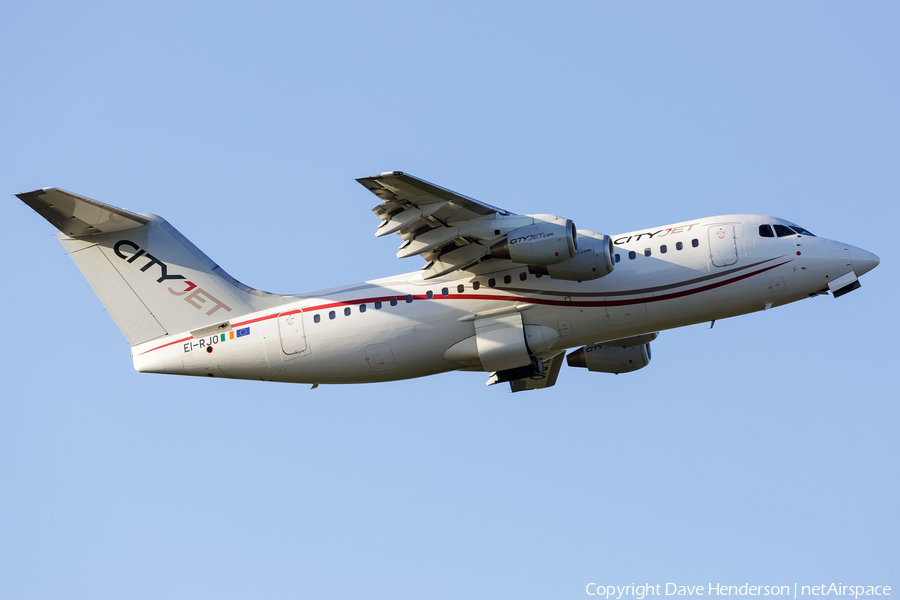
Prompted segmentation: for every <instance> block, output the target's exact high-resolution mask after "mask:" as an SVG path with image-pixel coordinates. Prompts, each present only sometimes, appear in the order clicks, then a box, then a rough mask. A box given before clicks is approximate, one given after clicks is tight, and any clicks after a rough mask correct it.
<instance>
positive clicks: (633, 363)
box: [566, 343, 650, 375]
mask: <svg viewBox="0 0 900 600" xmlns="http://www.w3.org/2000/svg"><path fill="white" fill-rule="evenodd" d="M566 362H567V363H568V365H569V366H570V367H582V368H585V369H587V370H588V371H594V372H597V373H615V374H616V375H618V374H619V373H631V372H632V371H637V370H638V369H643V368H644V367H646V366H647V365H649V364H650V344H649V343H647V344H641V345H640V346H628V347H627V348H622V347H619V346H603V345H602V344H592V345H590V346H583V347H581V348H579V349H578V350H576V351H575V352H573V353H572V354H570V355H568V356H567V357H566Z"/></svg>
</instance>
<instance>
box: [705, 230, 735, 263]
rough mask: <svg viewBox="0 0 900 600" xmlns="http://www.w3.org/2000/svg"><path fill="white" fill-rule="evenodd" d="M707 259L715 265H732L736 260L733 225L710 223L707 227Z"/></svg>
mask: <svg viewBox="0 0 900 600" xmlns="http://www.w3.org/2000/svg"><path fill="white" fill-rule="evenodd" d="M708 231H709V259H710V260H711V261H712V264H713V265H715V266H717V267H727V266H728V265H733V264H734V263H736V262H737V260H738V254H737V242H736V240H735V237H734V225H712V226H711V227H710V228H709V230H708Z"/></svg>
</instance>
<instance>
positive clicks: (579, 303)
mask: <svg viewBox="0 0 900 600" xmlns="http://www.w3.org/2000/svg"><path fill="white" fill-rule="evenodd" d="M789 262H791V261H790V260H786V261H784V262H781V263H778V264H777V265H772V266H770V267H765V268H763V269H759V270H758V271H753V272H751V273H744V274H743V275H739V276H737V277H732V278H731V279H726V280H724V281H719V282H717V283H710V284H709V285H704V286H701V287H698V288H691V289H689V290H682V291H680V292H672V293H670V294H661V295H659V296H651V297H649V298H644V297H641V298H629V299H626V300H608V301H603V300H596V301H594V300H589V301H585V300H576V301H571V302H567V301H566V300H550V299H549V298H529V297H527V296H506V295H503V296H501V295H496V294H494V295H487V294H455V295H454V294H450V295H449V296H433V297H432V298H428V297H427V296H425V295H424V294H418V295H417V294H412V298H413V300H459V299H461V298H462V299H466V300H492V301H498V302H501V301H502V302H514V301H519V302H526V303H528V304H541V305H544V306H571V307H582V308H599V307H602V306H627V305H630V304H645V303H648V302H661V301H663V300H674V299H675V298H683V297H685V296H691V295H693V294H700V293H702V292H708V291H710V290H714V289H716V288H720V287H723V286H726V285H730V284H732V283H737V282H738V281H742V280H744V279H747V278H749V277H753V276H754V275H759V274H760V273H765V272H766V271H770V270H772V269H775V268H778V267H780V266H782V265H786V264H787V263H789ZM407 295H409V294H403V295H393V296H378V297H372V298H358V299H356V300H353V301H341V302H331V303H329V304H320V305H318V306H307V307H305V308H302V309H300V308H296V309H294V310H288V311H284V312H277V313H273V314H270V315H266V316H263V317H257V318H255V319H248V320H247V321H241V322H240V323H232V325H231V328H232V329H235V328H238V327H245V326H247V325H251V324H253V323H259V322H261V321H268V320H269V319H274V318H276V317H278V316H281V315H296V314H300V313H303V312H311V311H316V310H327V309H329V308H339V307H344V306H355V305H357V304H370V303H372V302H378V301H381V302H390V301H391V299H392V298H396V299H397V301H398V303H399V302H400V301H401V300H403V301H404V302H406V296H407ZM597 295H598V296H603V294H602V293H600V294H597ZM192 339H194V338H193V337H186V338H182V339H180V340H175V341H174V342H169V343H167V344H163V345H161V346H157V347H155V348H151V349H150V350H145V351H144V352H141V354H140V355H139V356H143V355H144V354H147V353H149V352H153V351H154V350H159V349H161V348H166V347H168V346H172V345H173V344H178V343H181V342H186V341H188V340H192Z"/></svg>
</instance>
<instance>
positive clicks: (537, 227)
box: [491, 218, 578, 266]
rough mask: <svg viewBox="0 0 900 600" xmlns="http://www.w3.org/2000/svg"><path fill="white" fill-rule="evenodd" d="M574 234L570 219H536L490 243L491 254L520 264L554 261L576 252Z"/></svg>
mask: <svg viewBox="0 0 900 600" xmlns="http://www.w3.org/2000/svg"><path fill="white" fill-rule="evenodd" d="M577 235H578V232H577V231H576V230H575V223H573V222H572V220H571V219H560V218H557V219H556V220H554V221H544V222H542V223H535V224H534V225H528V226H526V227H520V228H519V229H514V230H513V231H510V232H509V233H508V234H506V237H505V238H503V239H502V240H500V241H499V242H497V243H496V244H494V245H493V246H491V256H493V257H494V258H505V259H508V260H511V261H513V262H514V263H518V264H520V265H542V266H546V265H556V264H559V263H562V262H566V261H567V260H569V259H571V258H573V257H574V256H575V253H576V251H577V248H578V246H577V245H576V243H575V239H576V237H577Z"/></svg>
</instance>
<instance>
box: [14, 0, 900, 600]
mask: <svg viewBox="0 0 900 600" xmlns="http://www.w3.org/2000/svg"><path fill="white" fill-rule="evenodd" d="M898 17H900V9H898V8H897V6H896V5H895V4H892V3H888V2H867V3H853V4H851V3H838V2H821V3H815V4H813V3H799V2H795V3H769V2H757V3H752V4H751V3H743V4H738V3H715V2H681V3H666V4H663V3H657V4H636V3H627V4H626V3H612V2H583V3H571V2H561V3H554V4H538V3H531V4H528V3H487V4H484V3H472V2H458V3H454V4H453V5H449V4H448V5H446V6H444V7H439V6H436V5H430V4H427V3H390V2H389V3H379V4H365V3H354V2H347V3H334V4H331V5H328V6H323V5H321V4H299V3H298V4H291V3H258V4H254V5H251V4H241V3H209V4H204V3H187V4H185V3H174V2H157V3H153V4H152V5H151V4H146V5H141V6H132V5H127V4H116V3H100V2H82V3H74V4H73V3H58V2H31V3H6V4H5V5H3V7H2V8H0V29H2V35H0V40H2V42H0V44H2V58H0V74H2V82H3V89H4V93H3V94H2V97H0V109H2V112H0V114H2V115H3V119H0V183H2V189H3V190H5V194H6V196H7V201H6V202H3V203H0V210H2V214H3V219H4V222H6V223H7V224H8V225H9V227H8V228H7V232H6V235H4V236H2V242H0V244H2V245H0V252H2V253H3V256H4V257H5V260H4V261H3V265H4V266H3V271H2V272H3V275H4V279H5V281H6V291H7V293H6V294H5V298H4V299H3V300H0V303H2V308H3V313H4V314H5V315H6V318H7V323H6V325H5V331H4V333H5V335H4V339H5V342H4V344H3V350H2V352H3V361H2V364H3V367H2V368H3V379H4V384H5V385H4V393H3V395H2V401H0V482H2V488H0V515H2V518H0V596H2V597H3V598H63V597H64V598H91V599H98V598H122V597H129V598H159V597H168V598H246V597H264V598H307V597H309V598H349V597H367V598H422V597H429V598H463V597H466V598H576V597H585V591H584V588H585V585H586V584H587V583H589V582H601V583H604V584H607V585H628V584H631V583H643V582H647V583H654V584H655V583H660V584H664V583H666V582H676V583H679V584H684V585H707V584H709V583H715V582H719V583H725V584H735V585H740V584H743V583H745V582H750V583H758V584H770V585H774V584H777V585H784V584H788V585H792V584H793V583H795V582H796V583H799V584H801V585H803V584H808V585H816V584H819V583H830V582H843V583H844V584H850V583H853V584H862V585H893V586H895V589H897V586H900V580H898V577H897V575H898V571H897V565H898V564H900V553H898V548H897V539H898V534H900V521H898V516H897V510H896V507H897V497H898V490H900V485H898V484H900V481H898V472H900V471H898V468H897V461H898V456H900V445H898V444H900V442H898V436H897V427H898V417H900V411H898V408H897V394H896V391H892V390H895V389H896V383H895V382H896V376H895V371H894V369H896V365H895V364H894V363H895V360H894V354H895V340H896V338H897V333H898V331H897V330H898V327H897V324H896V318H895V316H894V315H895V311H896V293H897V291H898V290H897V285H896V283H893V284H892V283H891V282H892V281H894V282H896V281H897V271H896V263H897V260H896V258H897V252H896V249H895V244H894V235H893V233H892V231H893V229H894V228H895V223H896V222H897V216H898V208H897V199H898V193H897V192H898V165H900V148H898V140H900V117H898V115H900V111H898V110H897V107H898V106H900V85H898V67H897V56H900V42H898V36H897V33H896V32H897V28H898ZM394 169H397V170H404V171H407V172H409V173H412V174H414V175H417V176H419V177H422V178H425V179H427V180H429V181H433V182H435V183H438V184H440V185H443V186H445V187H448V188H450V189H453V190H456V191H459V192H461V193H464V194H467V195H469V196H472V197H475V198H478V199H480V200H483V201H485V202H488V203H491V204H494V205H497V206H502V207H505V208H508V209H510V210H513V211H515V212H519V213H539V212H552V213H555V214H560V215H564V216H566V217H568V218H572V219H573V220H574V221H575V222H576V223H577V225H578V226H579V227H581V228H586V229H593V230H596V231H600V232H604V233H610V234H612V233H618V232H623V231H632V230H637V229H643V228H648V227H653V226H655V225H660V224H663V223H670V222H676V221H682V220H687V219H693V218H697V217H701V216H707V215H716V214H727V213H734V212H748V213H760V214H770V215H777V216H780V217H784V218H787V219H790V220H793V221H795V222H797V223H799V224H800V225H802V226H804V227H806V228H808V229H810V230H811V231H813V232H814V233H816V234H819V235H821V236H825V237H829V238H833V239H839V240H842V241H845V242H848V243H851V244H854V245H856V246H860V247H863V248H865V249H867V250H870V251H872V252H874V253H876V254H878V255H879V256H880V257H881V259H882V264H881V266H879V267H878V269H876V270H875V271H873V272H872V273H870V274H868V275H866V276H865V277H864V278H863V279H862V284H863V287H862V289H861V290H859V291H857V292H854V293H852V294H849V295H847V296H844V297H842V298H840V299H838V300H835V299H832V298H830V297H820V298H815V299H811V300H805V301H802V302H799V303H796V304H794V305H791V306H787V307H783V308H779V309H777V310H774V311H769V312H767V313H765V314H755V315H748V316H744V317H739V318H736V319H729V320H725V321H720V322H718V323H717V324H716V326H715V328H714V329H712V330H709V329H708V327H706V326H702V325H700V326H694V327H689V328H684V329H680V330H674V331H668V332H663V333H662V334H661V335H660V338H659V339H658V340H657V341H656V342H654V343H653V362H652V363H651V365H650V366H649V367H647V368H646V369H644V370H642V371H639V372H637V373H633V374H628V375H621V376H612V375H603V374H597V373H587V372H583V371H582V370H580V369H568V368H564V371H563V372H562V374H561V376H560V380H559V383H558V384H557V386H556V387H555V388H553V389H550V390H546V391H543V392H540V393H527V394H516V395H514V396H513V395H512V394H510V393H508V391H507V390H506V389H505V388H503V387H502V386H495V387H491V388H487V387H485V385H484V380H485V376H484V375H483V374H472V373H453V374H446V375H441V376H437V377H432V378H428V379H422V380H415V381H406V382H398V383H391V384H378V385H364V386H321V387H320V388H318V389H316V390H314V391H311V390H309V389H308V387H307V386H298V385H283V384H263V383H253V382H244V381H226V380H207V379H194V378H177V377H167V376H156V375H140V374H138V373H136V372H134V370H133V369H132V366H131V360H130V358H129V348H128V346H127V344H126V343H125V341H124V339H123V337H122V336H121V334H120V333H119V332H118V330H117V329H116V328H115V325H114V324H113V322H112V320H111V319H109V318H108V316H107V315H106V314H105V312H104V310H103V307H102V305H101V304H100V302H99V301H98V300H97V299H96V298H95V297H94V295H93V293H92V292H91V290H90V288H89V287H88V285H87V284H86V283H85V282H84V280H83V279H82V278H81V275H80V273H79V272H78V271H77V269H76V268H75V266H74V265H73V264H72V263H71V261H70V260H69V259H68V258H67V257H66V256H65V254H64V253H63V251H62V248H61V246H60V245H59V243H58V242H57V241H56V240H55V239H54V238H53V233H54V231H55V230H54V229H53V227H51V226H50V225H49V224H48V223H46V222H45V221H44V220H43V219H41V218H40V217H38V216H37V215H36V214H34V213H33V212H32V211H31V210H30V209H28V208H27V207H26V206H25V205H24V204H22V203H21V202H19V201H18V199H16V198H15V197H14V196H13V194H15V193H18V192H23V191H27V190H32V189H35V188H39V187H45V186H59V187H62V188H65V189H68V190H72V191H75V192H77V193H80V194H84V195H86V196H89V197H92V198H96V199H98V200H100V201H103V202H108V203H111V204H114V205H117V206H124V207H127V208H129V209H131V210H134V211H137V212H151V213H156V214H160V215H163V216H165V217H166V218H167V219H168V220H169V221H170V222H171V223H173V224H174V225H175V226H176V227H177V228H178V229H179V230H180V231H181V232H182V233H184V234H185V235H187V236H188V237H189V238H190V239H191V240H192V241H193V242H194V243H196V244H197V245H198V246H199V247H201V248H202V249H203V250H204V251H205V252H206V253H207V254H209V255H210V256H211V257H212V258H213V259H214V260H216V261H217V262H218V263H219V264H221V265H222V266H223V267H224V268H225V269H226V270H227V271H229V272H230V273H231V274H232V275H234V276H235V277H237V278H238V279H240V280H241V281H244V282H245V283H247V284H249V285H252V286H254V287H259V288H262V289H267V290H270V291H274V292H283V293H300V292H306V291H312V290H316V289H325V288H329V287H333V286H337V285H341V284H346V283H352V282H356V281H361V280H365V279H372V278H375V277H381V276H387V275H391V274H394V273H398V272H403V271H409V270H415V269H417V268H418V267H419V266H420V265H419V264H418V263H415V262H414V261H417V260H418V259H417V258H413V259H408V261H409V262H407V261H398V260H397V259H396V258H395V257H394V253H395V246H396V244H395V243H394V242H395V240H393V239H391V240H385V239H376V238H375V237H374V235H373V233H374V229H375V226H376V225H377V219H376V218H375V217H374V216H373V215H372V214H371V213H369V209H370V208H371V207H372V206H374V204H375V199H374V197H372V196H371V194H369V193H368V192H366V190H365V189H363V188H362V187H361V186H359V185H358V184H357V183H356V182H355V181H354V178H356V177H362V176H366V175H372V174H376V173H379V172H382V171H386V170H394ZM892 290H893V291H892Z"/></svg>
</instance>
